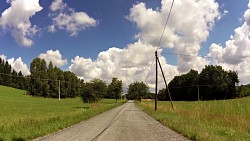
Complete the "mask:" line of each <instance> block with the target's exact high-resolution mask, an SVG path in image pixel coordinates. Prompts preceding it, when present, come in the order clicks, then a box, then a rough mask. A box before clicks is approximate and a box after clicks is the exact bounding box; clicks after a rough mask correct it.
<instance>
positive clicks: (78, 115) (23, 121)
mask: <svg viewBox="0 0 250 141" xmlns="http://www.w3.org/2000/svg"><path fill="white" fill-rule="evenodd" d="M25 93H26V91H24V90H18V89H14V88H9V87H5V86H0V141H8V140H12V141H14V140H19V141H22V140H31V139H34V138H37V137H40V136H43V135H46V134H50V133H53V132H56V131H58V130H60V129H63V128H65V127H69V126H71V125H73V124H76V123H79V122H81V121H82V120H85V119H88V118H90V117H92V116H95V115H97V114H100V113H102V112H104V111H107V110H109V109H111V108H114V107H116V106H119V105H121V104H123V102H124V101H118V102H117V103H116V101H115V100H114V99H103V100H101V101H100V102H98V103H96V104H93V105H92V106H90V104H84V103H82V101H81V99H80V98H79V97H78V98H67V99H61V101H58V99H51V98H38V97H31V96H29V95H25Z"/></svg>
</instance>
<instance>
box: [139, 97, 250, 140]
mask: <svg viewBox="0 0 250 141" xmlns="http://www.w3.org/2000/svg"><path fill="white" fill-rule="evenodd" d="M137 106H139V107H140V108H141V109H142V110H143V111H145V112H146V113H148V114H149V115H151V116H152V117H153V118H155V119H156V120H158V121H159V122H161V123H163V124H165V125H167V126H169V127H170V128H172V129H174V130H175V131H177V132H178V133H180V134H182V135H184V136H186V137H188V138H190V139H192V140H198V141H250V98H241V99H232V100H221V101H197V102H174V107H175V110H174V111H173V110H172V108H171V106H170V103H169V102H166V101H165V102H163V101H159V102H158V110H157V111H155V110H154V101H151V102H146V101H142V102H141V103H137Z"/></svg>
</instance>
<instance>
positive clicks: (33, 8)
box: [0, 0, 43, 47]
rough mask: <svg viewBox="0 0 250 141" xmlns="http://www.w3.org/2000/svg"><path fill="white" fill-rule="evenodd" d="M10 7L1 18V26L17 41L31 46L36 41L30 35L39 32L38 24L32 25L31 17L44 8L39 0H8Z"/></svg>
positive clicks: (22, 44)
mask: <svg viewBox="0 0 250 141" xmlns="http://www.w3.org/2000/svg"><path fill="white" fill-rule="evenodd" d="M7 2H8V3H10V5H11V6H10V7H9V8H8V9H6V10H5V11H4V12H3V13H2V15H1V18H0V26H1V27H2V28H3V29H4V31H7V32H10V33H11V35H12V37H13V38H14V39H15V41H16V42H17V43H18V44H19V45H21V46H26V47H29V46H31V45H32V44H34V42H33V41H32V40H31V39H30V37H32V36H34V35H35V34H36V33H37V32H38V28H37V26H36V25H32V24H31V22H30V18H31V17H32V16H34V15H35V14H36V13H37V12H39V11H41V10H42V9H43V8H42V7H41V6H40V5H39V0H7Z"/></svg>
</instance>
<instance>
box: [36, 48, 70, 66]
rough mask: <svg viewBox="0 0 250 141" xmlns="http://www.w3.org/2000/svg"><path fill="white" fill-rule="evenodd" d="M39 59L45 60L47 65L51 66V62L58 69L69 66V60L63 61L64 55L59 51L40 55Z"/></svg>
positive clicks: (49, 51)
mask: <svg viewBox="0 0 250 141" xmlns="http://www.w3.org/2000/svg"><path fill="white" fill-rule="evenodd" d="M39 58H41V59H44V60H45V62H46V64H47V65H49V62H50V61H51V62H52V64H53V65H55V66H57V67H61V66H63V65H66V64H67V59H63V57H62V54H61V53H60V51H59V50H56V51H53V50H47V51H46V53H41V54H40V55H39Z"/></svg>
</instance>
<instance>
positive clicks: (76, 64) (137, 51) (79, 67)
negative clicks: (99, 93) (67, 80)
mask: <svg viewBox="0 0 250 141" xmlns="http://www.w3.org/2000/svg"><path fill="white" fill-rule="evenodd" d="M155 49H156V48H155V47H154V46H152V45H150V44H143V43H142V42H141V41H140V40H139V41H137V42H135V43H133V44H129V45H128V46H127V47H126V48H124V49H119V48H116V47H112V48H109V49H108V50H106V51H103V52H100V53H99V55H98V57H97V59H96V60H92V59H90V58H84V57H79V56H76V57H75V58H74V59H72V60H71V63H72V64H71V65H70V67H69V70H70V71H72V72H73V73H75V74H76V75H77V76H79V77H81V78H83V79H84V80H86V81H89V80H91V79H94V78H100V79H103V80H105V81H106V82H110V81H111V79H112V78H113V77H117V78H119V79H121V80H122V81H123V83H124V85H125V87H127V86H128V85H129V84H130V83H133V82H134V81H139V82H141V81H145V80H146V75H147V74H148V77H147V80H146V81H147V83H148V85H149V86H150V87H151V88H153V87H154V83H155V69H153V68H150V66H151V63H152V61H153V58H154V51H155ZM159 52H161V50H159ZM160 60H161V63H162V67H163V69H164V72H165V73H166V74H167V75H166V79H167V81H168V82H169V81H170V80H171V79H173V77H174V76H175V75H178V74H179V72H178V71H177V68H176V67H175V66H171V65H168V64H167V62H166V59H165V58H164V57H162V56H160ZM154 66H155V65H154ZM154 66H152V67H154ZM159 81H160V82H159V83H160V86H161V87H163V86H164V85H163V80H162V79H160V80H159Z"/></svg>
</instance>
